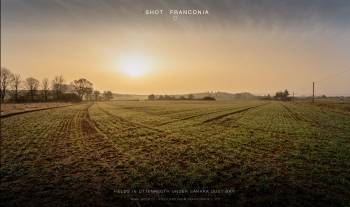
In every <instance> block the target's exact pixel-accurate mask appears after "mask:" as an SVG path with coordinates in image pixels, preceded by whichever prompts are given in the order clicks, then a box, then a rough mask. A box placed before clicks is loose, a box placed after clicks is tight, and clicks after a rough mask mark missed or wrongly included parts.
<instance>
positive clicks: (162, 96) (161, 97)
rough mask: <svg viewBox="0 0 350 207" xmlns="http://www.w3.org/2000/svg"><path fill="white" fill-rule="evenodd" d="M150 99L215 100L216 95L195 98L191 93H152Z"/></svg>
mask: <svg viewBox="0 0 350 207" xmlns="http://www.w3.org/2000/svg"><path fill="white" fill-rule="evenodd" d="M148 100H151V101H154V100H215V98H214V97H211V96H205V97H203V98H201V99H195V98H194V95H193V94H189V95H187V96H178V97H176V96H169V95H158V96H156V95H154V94H151V95H149V96H148Z"/></svg>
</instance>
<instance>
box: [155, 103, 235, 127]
mask: <svg viewBox="0 0 350 207" xmlns="http://www.w3.org/2000/svg"><path fill="white" fill-rule="evenodd" d="M232 109H233V108H226V109H224V110H216V111H212V112H209V113H208V112H207V113H200V114H196V115H192V116H188V117H185V118H181V119H176V120H173V121H167V122H163V123H161V124H158V125H156V126H157V127H158V126H163V125H167V124H172V123H176V122H181V121H186V120H189V119H192V118H197V117H201V116H206V115H209V114H215V113H220V112H224V111H231V110H232ZM234 109H237V108H234Z"/></svg>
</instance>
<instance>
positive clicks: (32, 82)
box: [26, 77, 39, 101]
mask: <svg viewBox="0 0 350 207" xmlns="http://www.w3.org/2000/svg"><path fill="white" fill-rule="evenodd" d="M26 86H27V89H28V91H29V94H30V98H31V101H34V96H35V94H36V91H37V90H38V87H39V81H38V80H37V79H35V78H32V77H30V78H27V79H26Z"/></svg>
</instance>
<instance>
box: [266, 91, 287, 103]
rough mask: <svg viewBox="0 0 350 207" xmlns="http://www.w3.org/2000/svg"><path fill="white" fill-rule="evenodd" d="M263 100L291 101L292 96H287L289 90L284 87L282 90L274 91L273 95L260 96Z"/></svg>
mask: <svg viewBox="0 0 350 207" xmlns="http://www.w3.org/2000/svg"><path fill="white" fill-rule="evenodd" d="M262 99H263V100H279V101H291V100H292V98H291V97H290V96H289V91H288V90H287V89H285V90H284V91H278V92H276V94H275V96H274V97H271V96H270V94H268V95H267V96H264V97H262Z"/></svg>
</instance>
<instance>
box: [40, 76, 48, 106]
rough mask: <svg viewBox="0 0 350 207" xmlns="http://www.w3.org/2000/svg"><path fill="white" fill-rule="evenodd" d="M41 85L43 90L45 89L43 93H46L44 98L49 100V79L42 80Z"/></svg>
mask: <svg viewBox="0 0 350 207" xmlns="http://www.w3.org/2000/svg"><path fill="white" fill-rule="evenodd" d="M41 87H42V91H43V95H44V100H45V101H47V95H48V93H49V79H47V78H44V79H43V80H42V81H41Z"/></svg>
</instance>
